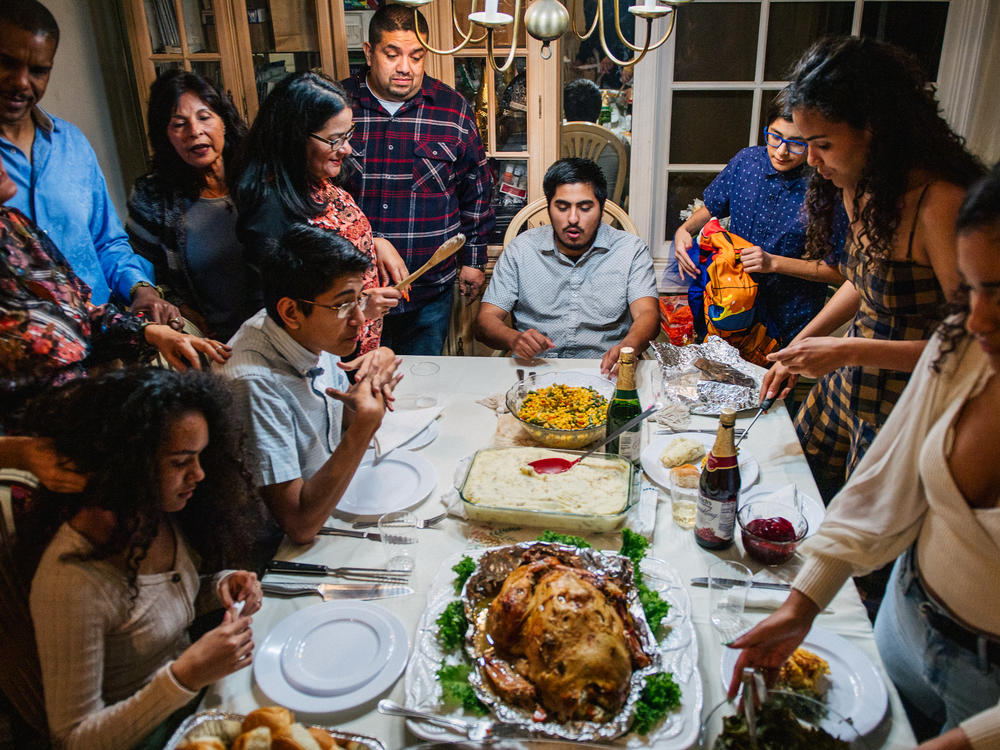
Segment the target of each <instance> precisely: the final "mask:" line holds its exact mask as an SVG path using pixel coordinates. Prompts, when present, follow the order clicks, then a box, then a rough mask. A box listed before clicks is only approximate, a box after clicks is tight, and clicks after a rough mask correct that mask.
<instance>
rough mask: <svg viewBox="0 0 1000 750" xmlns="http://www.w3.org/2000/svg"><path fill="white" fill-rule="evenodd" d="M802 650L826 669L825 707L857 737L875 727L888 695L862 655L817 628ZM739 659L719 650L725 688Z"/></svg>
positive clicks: (733, 652)
mask: <svg viewBox="0 0 1000 750" xmlns="http://www.w3.org/2000/svg"><path fill="white" fill-rule="evenodd" d="M802 648H804V649H807V650H809V651H812V652H813V653H814V654H816V655H817V656H819V657H820V658H822V659H825V660H826V661H827V663H828V664H829V665H830V674H829V675H827V679H828V680H829V683H830V685H829V687H828V688H827V691H826V705H828V706H829V707H830V708H832V709H833V710H834V711H836V712H837V713H838V714H840V715H841V716H845V717H848V718H850V719H851V721H852V723H853V724H854V728H855V729H856V730H858V734H860V735H865V734H868V732H870V731H872V730H873V729H874V728H875V727H877V726H878V724H879V722H880V721H882V717H883V716H884V715H885V710H886V708H887V707H888V706H889V693H888V691H887V690H886V687H885V682H883V681H882V678H881V677H880V676H879V673H878V671H877V670H876V669H875V665H874V664H872V663H871V660H870V659H869V658H868V657H867V656H865V653H864V651H862V650H861V649H859V648H858V647H857V646H855V645H854V644H853V643H851V642H850V641H848V640H847V639H845V638H842V637H840V636H839V635H837V634H836V633H831V632H830V631H829V630H824V629H823V628H817V627H814V628H813V629H812V630H810V631H809V635H807V636H806V638H805V640H804V641H803V642H802ZM739 655H740V652H739V650H738V649H732V648H724V649H722V683H723V684H724V685H726V686H728V685H729V678H730V677H731V676H732V674H733V668H734V667H735V666H736V659H737V658H738V657H739ZM845 739H849V738H845Z"/></svg>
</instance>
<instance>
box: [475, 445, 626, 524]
mask: <svg viewBox="0 0 1000 750" xmlns="http://www.w3.org/2000/svg"><path fill="white" fill-rule="evenodd" d="M509 451H520V452H522V453H523V454H524V460H523V461H519V464H520V465H526V464H527V463H528V461H533V460H535V459H536V458H544V457H546V456H562V457H565V458H567V459H569V460H573V459H574V458H577V457H578V456H581V455H583V453H584V451H567V450H553V449H551V448H483V449H481V450H478V451H476V453H475V455H474V456H473V457H472V461H470V462H469V468H468V470H467V471H466V474H465V478H464V479H463V480H462V485H461V487H460V488H459V495H460V497H461V498H462V505H463V507H464V508H465V513H466V515H467V516H468V517H469V518H470V519H472V520H475V521H487V522H493V523H509V524H512V525H516V526H537V527H540V528H545V529H552V530H562V531H572V532H581V531H590V532H605V531H614V530H615V529H618V528H620V527H621V526H622V524H623V523H624V522H625V517H626V516H627V515H628V512H629V510H630V509H631V508H632V506H633V505H634V504H635V502H636V501H637V500H638V497H639V488H638V486H637V485H638V482H639V478H640V476H641V474H640V473H639V472H637V471H636V469H635V466H633V465H632V464H631V463H630V462H629V461H628V460H626V459H624V458H622V457H621V456H618V455H616V454H608V453H595V454H594V455H592V456H590V457H588V458H587V459H586V460H585V461H584V462H583V463H582V464H579V465H578V466H576V467H574V468H573V469H570V470H569V472H566V473H564V474H550V475H548V477H549V479H545V480H540V481H553V479H554V478H557V477H565V476H566V474H572V472H574V471H577V470H578V469H579V468H580V467H582V466H587V465H592V466H599V465H600V464H599V463H597V462H604V461H607V462H615V463H617V464H619V465H620V466H621V470H622V481H621V483H620V490H619V489H618V487H617V485H618V483H617V482H613V483H612V484H614V485H615V489H614V492H619V491H620V492H621V497H622V504H621V506H620V508H618V509H617V510H614V511H608V512H589V511H587V510H586V504H587V499H586V498H585V497H584V498H582V499H581V505H582V507H581V508H580V509H579V510H576V509H574V510H567V509H560V508H555V507H553V508H552V509H544V508H526V507H520V506H519V505H518V502H519V499H518V497H517V496H516V494H517V490H516V487H515V484H516V482H515V480H516V479H517V478H516V477H510V481H509V482H508V483H501V482H499V481H498V482H497V485H498V486H497V488H496V491H495V492H494V496H491V497H488V498H484V499H483V500H479V501H477V500H476V499H475V495H476V492H475V489H476V486H475V481H474V480H476V479H477V478H478V476H477V475H478V474H482V473H483V471H485V469H484V467H486V466H487V465H488V462H489V461H490V460H491V458H492V457H491V456H490V454H493V453H497V452H509ZM592 462H593V463H592ZM557 481H558V480H557ZM470 482H473V486H472V487H471V488H470ZM505 493H507V494H509V495H510V496H509V497H507V498H505V497H503V495H504V494H505ZM581 494H584V495H585V494H586V493H581ZM599 499H600V500H601V501H602V502H604V503H607V504H608V505H609V506H617V503H616V502H615V500H616V497H615V496H614V495H610V496H608V495H607V494H606V493H605V492H602V493H601V497H600V498H599ZM522 502H523V500H522Z"/></svg>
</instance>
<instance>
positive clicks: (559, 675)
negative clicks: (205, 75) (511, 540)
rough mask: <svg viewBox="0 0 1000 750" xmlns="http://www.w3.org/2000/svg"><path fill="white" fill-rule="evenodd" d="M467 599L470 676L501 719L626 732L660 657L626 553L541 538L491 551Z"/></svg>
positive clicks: (555, 730)
mask: <svg viewBox="0 0 1000 750" xmlns="http://www.w3.org/2000/svg"><path fill="white" fill-rule="evenodd" d="M464 602H465V608H466V616H467V617H468V619H469V621H470V622H471V623H472V627H471V628H470V629H469V634H468V638H467V643H466V648H467V651H468V652H469V655H470V657H471V658H472V661H473V663H474V664H475V665H476V671H475V672H474V673H473V675H472V677H471V680H472V683H473V686H474V687H475V688H476V692H477V694H478V695H479V698H480V699H481V700H483V701H484V702H485V703H486V704H487V705H489V706H490V707H491V708H492V709H493V711H494V713H495V714H496V715H497V717H498V718H499V719H500V720H502V721H505V722H510V723H516V724H521V725H522V726H524V727H525V728H529V729H531V730H533V731H540V732H543V733H546V734H550V735H554V736H559V737H564V738H567V739H580V740H582V739H594V738H603V739H610V738H613V737H617V736H619V735H621V734H624V733H625V732H626V731H627V730H628V726H629V724H630V723H631V717H632V712H633V710H634V704H635V701H636V699H637V698H638V695H639V693H640V692H641V690H642V683H643V678H644V677H645V676H646V675H647V674H651V673H653V672H657V671H660V668H659V665H660V662H661V658H660V653H659V650H658V648H657V645H656V639H655V637H654V635H653V633H652V632H651V631H650V628H649V625H648V624H647V623H646V620H645V617H644V615H643V613H642V607H641V605H640V604H639V602H638V594H637V592H636V589H635V585H634V583H633V577H632V567H631V562H630V561H629V560H628V559H627V558H624V557H621V556H620V555H616V554H614V553H602V552H599V551H597V550H590V549H576V548H574V547H566V546H563V545H559V544H549V543H544V542H527V543H523V544H518V545H513V546H510V547H501V548H498V549H494V550H489V551H488V552H486V553H485V554H484V555H483V556H482V558H480V561H479V566H478V568H477V570H476V572H474V573H473V574H472V576H471V577H470V578H469V580H468V582H467V583H466V586H465V590H464Z"/></svg>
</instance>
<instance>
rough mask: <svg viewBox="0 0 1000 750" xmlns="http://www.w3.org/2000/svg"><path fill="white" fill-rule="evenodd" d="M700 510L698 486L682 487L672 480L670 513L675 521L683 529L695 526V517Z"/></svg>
mask: <svg viewBox="0 0 1000 750" xmlns="http://www.w3.org/2000/svg"><path fill="white" fill-rule="evenodd" d="M697 510H698V488H697V487H681V486H680V485H679V484H677V482H675V481H674V480H673V478H671V480H670V515H671V516H672V517H673V519H674V523H676V524H677V525H678V526H680V527H681V528H682V529H693V528H694V517H695V513H696V511H697Z"/></svg>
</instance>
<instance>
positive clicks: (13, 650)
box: [0, 469, 48, 745]
mask: <svg viewBox="0 0 1000 750" xmlns="http://www.w3.org/2000/svg"><path fill="white" fill-rule="evenodd" d="M17 484H21V485H24V486H26V487H37V486H38V480H37V479H36V478H35V477H34V475H33V474H29V473H28V472H25V471H18V470H16V469H2V470H0V661H2V663H3V668H2V669H0V689H2V690H3V692H4V694H5V695H6V696H7V700H8V701H9V702H10V704H11V706H13V707H14V709H15V710H16V711H17V712H18V713H19V714H21V716H22V718H23V719H24V721H25V722H26V723H27V724H28V726H29V727H30V728H31V729H32V730H33V731H34V732H35V733H36V734H37V737H38V741H39V742H41V743H43V744H44V745H47V742H46V741H45V740H44V738H45V737H47V735H48V722H47V721H46V718H45V697H44V695H43V694H42V669H41V665H40V664H39V663H38V650H37V648H36V646H35V631H34V627H33V626H32V624H31V611H30V609H29V608H28V582H27V581H24V580H22V578H21V576H20V575H19V568H20V566H18V565H17V563H16V560H15V558H14V509H13V506H12V502H11V487H12V486H13V485H17Z"/></svg>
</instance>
